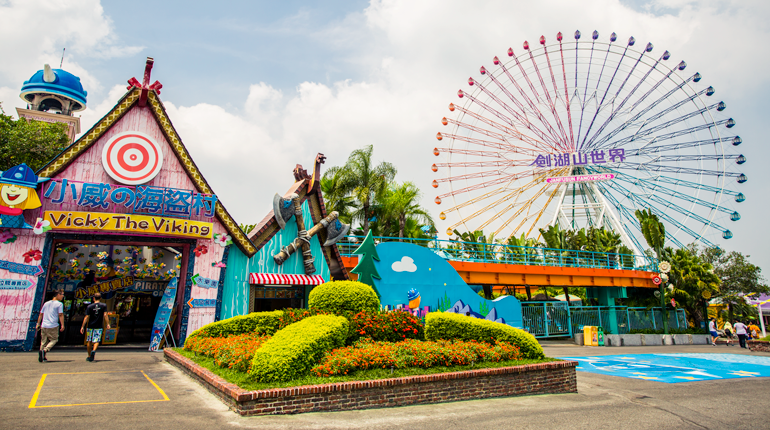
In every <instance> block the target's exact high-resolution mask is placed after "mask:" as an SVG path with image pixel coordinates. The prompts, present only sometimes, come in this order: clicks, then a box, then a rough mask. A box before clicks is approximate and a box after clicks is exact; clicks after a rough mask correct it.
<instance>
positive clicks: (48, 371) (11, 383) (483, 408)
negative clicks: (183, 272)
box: [0, 343, 770, 430]
mask: <svg viewBox="0 0 770 430" xmlns="http://www.w3.org/2000/svg"><path fill="white" fill-rule="evenodd" d="M545 349H546V353H547V354H548V355H549V356H553V357H560V356H564V357H566V356H601V355H611V354H649V353H693V354H696V353H715V352H718V353H727V352H729V353H736V354H747V355H758V356H761V355H764V356H769V355H767V354H761V353H751V352H748V351H746V350H741V349H739V348H736V347H733V348H727V347H718V348H715V347H711V346H673V347H624V348H587V347H577V346H571V345H568V344H559V343H547V344H545ZM49 359H50V361H49V362H48V363H42V364H41V363H38V362H37V354H36V353H3V354H0V366H2V369H3V371H2V372H0V387H3V388H2V389H1V390H0V416H2V417H3V422H2V424H1V425H0V427H2V428H9V429H32V428H57V429H69V428H72V429H75V428H83V427H90V428H110V429H141V428H151V427H152V428H157V427H160V428H169V429H175V428H185V429H211V428H229V427H240V428H264V429H268V428H269V429H321V428H335V429H353V428H356V429H359V428H372V429H374V428H377V429H381V428H386V429H387V428H415V427H416V428H421V429H427V430H430V429H441V430H446V429H454V428H458V429H460V428H462V429H490V428H522V429H529V428H532V429H535V428H537V429H542V428H591V429H601V428H612V429H616V428H633V429H635V430H638V429H647V428H650V429H652V428H655V429H660V428H677V429H683V428H684V429H687V428H715V429H716V428H730V429H743V428H747V429H748V428H766V427H767V425H766V423H765V421H766V413H765V411H767V410H768V408H769V407H770V396H768V395H767V393H769V392H770V378H763V377H762V378H741V379H730V380H714V381H699V382H683V383H677V384H665V383H662V382H656V381H648V380H639V379H629V378H621V377H616V376H608V375H602V374H594V373H585V372H579V373H578V394H565V395H546V396H532V397H513V398H498V399H487V400H473V401H464V402H454V403H444V404H435V405H420V406H409V407H400V408H390V409H370V410H363V411H343V412H334V413H314V414H300V415H289V416H266V417H248V418H243V417H241V416H239V415H237V414H235V413H233V412H231V411H229V410H228V409H227V408H226V407H225V406H224V405H223V404H222V403H221V402H220V401H219V400H218V399H217V398H216V397H214V396H213V395H211V394H210V393H209V392H207V391H206V390H204V389H203V388H202V387H200V386H199V385H197V384H196V383H194V382H192V381H191V380H190V379H189V378H187V377H186V376H184V375H183V374H182V373H181V372H179V371H178V370H176V369H175V368H173V367H172V366H170V365H169V364H167V363H165V362H164V360H163V355H162V354H161V353H150V352H145V351H139V350H116V349H112V350H110V349H107V348H103V349H100V351H99V353H98V354H97V361H96V362H95V363H89V362H86V361H85V353H84V352H82V351H72V350H61V351H56V350H54V351H53V352H51V353H50V354H49ZM737 370H740V369H737Z"/></svg>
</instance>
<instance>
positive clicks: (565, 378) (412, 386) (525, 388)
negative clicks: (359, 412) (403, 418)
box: [163, 349, 577, 415]
mask: <svg viewBox="0 0 770 430" xmlns="http://www.w3.org/2000/svg"><path fill="white" fill-rule="evenodd" d="M163 352H164V354H165V356H166V360H168V362H169V363H171V364H172V365H174V366H176V367H178V368H180V369H181V370H182V371H184V372H185V373H187V374H188V375H189V376H191V377H192V378H193V379H195V380H196V381H198V382H199V383H201V384H202V385H203V386H204V387H205V388H206V389H208V390H209V391H211V392H212V393H214V394H215V395H216V396H217V397H219V398H220V399H221V400H222V401H223V402H225V403H226V404H227V405H228V406H229V407H230V409H232V410H234V411H236V412H238V413H240V414H241V415H270V414H298V413H303V412H317V411H342V410H351V409H370V408H385V407H393V406H406V405H415V404H426V403H441V402H451V401H456V400H470V399H483V398H488V397H507V396H521V395H532V394H560V393H577V380H576V376H575V366H577V362H575V361H558V362H552V363H539V364H528V365H524V366H514V367H500V368H496V369H479V370H468V371H463V372H451V373H439V374H433V375H419V376H409V377H404V378H392V379H379V380H373V381H357V382H340V383H334V384H324V385H309V386H302V387H292V388H274V389H269V390H258V391H247V390H244V389H242V388H240V387H238V386H237V385H235V384H231V383H229V382H227V381H225V380H224V379H222V378H220V377H219V376H217V375H215V374H214V373H212V372H211V371H209V370H208V369H205V368H203V367H201V366H198V365H197V364H196V363H195V362H193V361H192V360H190V359H188V358H186V357H184V356H182V355H180V354H179V353H177V352H175V351H172V350H171V349H165V350H164V351H163Z"/></svg>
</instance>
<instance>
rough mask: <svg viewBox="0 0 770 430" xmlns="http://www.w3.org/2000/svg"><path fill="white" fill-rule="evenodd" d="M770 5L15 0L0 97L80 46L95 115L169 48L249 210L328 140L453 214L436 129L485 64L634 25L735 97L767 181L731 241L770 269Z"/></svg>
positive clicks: (247, 214)
mask: <svg viewBox="0 0 770 430" xmlns="http://www.w3.org/2000/svg"><path fill="white" fill-rule="evenodd" d="M768 18H770V4H769V3H768V2H766V1H761V0H750V1H738V0H735V1H728V0H701V1H694V0H622V1H621V0H592V1H588V0H586V1H581V2H572V1H561V0H544V1H540V2H524V1H510V0H488V1H479V2H470V3H469V2H467V1H465V2H464V1H460V0H421V1H406V0H373V1H372V2H366V1H326V2H309V1H284V2H263V1H259V2H253V1H242V2H231V1H221V2H195V1H186V2H150V1H134V2H130V3H125V2H118V1H107V0H105V1H99V0H78V1H75V0H72V1H66V0H39V1H21V0H0V39H1V40H3V41H4V42H3V43H2V44H1V45H0V56H2V58H3V59H4V61H3V62H0V101H1V102H3V106H4V108H5V111H6V112H12V111H13V107H16V106H23V103H22V102H21V100H20V99H19V98H18V93H19V89H20V87H21V84H22V82H23V81H24V80H25V79H27V78H28V77H29V76H31V75H32V74H33V73H34V72H35V71H36V70H39V69H40V68H42V65H43V63H46V62H48V63H51V64H52V65H56V66H58V63H59V61H60V57H61V48H63V47H66V48H67V54H66V56H65V59H64V68H65V69H66V70H68V71H70V72H72V73H75V74H76V75H78V76H80V77H81V78H82V81H83V84H84V86H85V87H86V89H87V90H88V91H89V98H88V105H89V109H88V110H87V111H85V112H84V113H83V116H82V122H83V128H84V129H87V128H88V127H90V126H91V125H92V124H93V123H94V122H95V121H97V120H98V119H99V118H100V117H101V116H102V115H104V114H105V113H106V112H107V111H108V110H109V109H110V108H112V106H113V105H114V104H115V102H116V101H117V100H118V99H119V98H120V96H122V94H123V93H124V92H125V85H126V84H125V82H126V80H127V79H128V78H130V77H132V76H136V77H138V78H141V74H142V71H143V67H144V59H145V58H146V57H147V56H152V57H154V58H155V68H154V69H153V79H157V80H159V81H160V82H161V83H163V90H162V94H161V99H162V100H163V101H164V103H165V105H166V107H167V110H168V112H169V115H171V119H172V121H173V122H174V125H175V127H176V128H177V130H178V131H179V133H180V135H181V136H182V139H183V140H184V142H185V144H186V145H187V146H188V148H189V150H190V151H191V153H192V155H193V157H194V158H195V160H196V162H197V164H198V165H199V166H200V168H201V169H202V171H203V173H204V175H206V177H207V179H208V181H209V182H210V183H211V185H212V187H213V188H214V190H215V191H216V192H217V194H218V195H219V196H220V198H221V199H222V201H223V202H224V203H225V205H226V206H227V207H228V209H229V210H230V211H231V212H232V213H233V215H234V216H235V218H236V219H237V220H238V221H239V222H244V223H247V222H257V221H259V220H260V219H262V218H263V217H264V215H265V213H266V212H267V211H268V210H269V208H270V200H271V196H272V195H273V194H274V193H276V192H280V193H283V192H284V191H285V189H287V188H288V186H289V185H290V182H291V181H292V180H293V178H292V176H291V170H292V168H293V167H294V165H295V164H297V163H300V164H303V165H305V166H306V167H307V166H310V165H311V163H312V161H313V159H314V157H315V154H316V153H317V152H323V153H325V154H326V155H327V157H328V160H327V167H329V166H333V165H339V164H342V163H343V162H344V160H345V158H346V157H347V155H348V154H349V153H350V151H352V150H353V149H356V148H360V147H362V146H364V145H366V144H374V145H375V158H377V159H378V160H383V159H384V160H388V161H391V162H393V163H394V164H395V165H396V167H397V168H398V170H399V174H398V176H397V179H398V180H401V181H404V180H410V181H414V182H415V183H416V184H417V185H418V186H420V187H421V188H422V190H423V191H424V205H425V206H426V207H427V208H428V209H430V210H431V211H433V212H434V217H435V218H437V215H438V212H439V211H438V208H437V207H436V206H435V205H434V204H433V203H431V201H432V200H433V197H434V195H435V193H434V190H433V189H432V188H430V185H429V184H430V182H431V180H432V179H433V175H432V173H431V172H430V169H429V166H430V164H431V163H433V162H435V161H436V159H435V157H433V156H432V155H431V154H430V150H431V149H432V148H433V147H434V146H435V139H434V138H433V136H434V135H435V133H436V131H439V130H440V123H439V120H440V119H441V117H442V116H444V115H447V113H448V112H447V110H446V106H447V104H448V103H449V102H452V101H455V100H456V95H455V93H456V91H457V89H458V88H463V87H464V85H465V86H467V84H465V81H466V80H467V79H468V76H471V75H477V71H478V68H479V66H480V65H482V64H486V65H489V63H490V59H491V57H492V56H494V55H501V56H502V55H504V53H505V50H506V49H507V48H508V47H509V46H514V47H516V46H521V43H522V41H523V40H530V42H532V41H535V40H536V39H537V38H538V37H539V36H540V35H541V34H544V35H546V37H550V38H553V36H554V35H555V34H556V32H558V31H562V32H565V33H571V32H573V31H574V30H575V29H580V30H581V31H583V32H584V34H587V33H588V32H590V31H592V30H594V29H597V30H599V32H600V33H602V34H608V33H610V32H612V31H616V32H617V33H618V35H619V36H620V37H623V38H626V37H628V36H630V35H633V36H635V37H636V38H637V40H639V41H644V42H646V41H650V42H652V43H653V44H654V45H655V46H656V50H657V49H661V50H662V49H668V50H670V51H671V52H672V56H673V57H674V58H675V59H677V60H676V61H678V60H679V59H684V60H686V61H687V63H688V65H689V66H688V67H689V68H690V69H693V70H697V71H699V72H700V73H701V74H702V75H703V76H704V82H708V83H709V84H710V85H713V86H714V87H715V88H716V89H717V94H718V96H719V98H720V100H724V101H725V102H726V103H727V106H728V111H729V114H730V116H732V117H733V118H735V119H736V121H737V122H738V126H737V127H736V129H734V130H737V131H738V133H739V134H740V135H741V137H742V138H743V139H744V145H743V146H741V151H742V152H743V154H745V155H746V156H747V157H748V159H749V162H747V163H746V164H745V165H744V167H745V169H744V172H745V173H746V174H747V175H748V176H749V182H747V183H746V184H743V185H742V186H741V191H742V192H744V193H745V194H746V196H747V201H746V202H745V203H743V204H741V206H740V207H739V210H740V212H741V214H742V216H743V218H742V220H741V221H739V222H737V223H734V224H730V227H731V230H732V231H733V233H734V234H735V237H734V238H733V239H732V240H730V241H722V242H721V243H720V245H721V246H723V247H724V248H726V249H737V250H741V251H743V252H745V253H749V254H752V261H754V262H755V263H757V264H759V265H761V266H763V267H766V268H768V269H770V264H769V263H770V251H768V250H767V249H766V248H767V247H766V246H765V244H766V243H767V241H768V239H769V237H768V233H767V231H766V230H767V229H766V228H764V227H762V226H763V225H765V224H766V222H765V218H766V215H764V214H766V213H768V210H769V209H770V203H768V202H767V199H765V198H764V195H765V190H764V188H765V185H764V184H765V183H767V182H768V179H770V178H769V177H768V176H769V174H768V169H767V168H766V167H765V166H764V159H765V158H766V155H767V149H766V147H765V144H764V142H765V141H766V138H765V135H766V132H765V127H764V124H765V122H766V119H765V117H766V109H767V108H766V104H767V102H766V100H767V98H768V96H769V95H770V90H769V89H768V88H770V87H769V86H768V80H769V79H768V74H767V72H766V71H767V69H768V66H770V59H768V58H767V56H766V55H764V52H765V51H766V48H764V44H765V43H766V41H767V40H768V39H769V38H768V36H770V34H768V33H770V28H768V26H767V24H766V23H767V20H768ZM30 23H35V25H37V26H38V27H39V28H38V29H35V28H34V27H33V28H31V27H30ZM234 172H237V174H234ZM439 231H443V228H442V227H441V226H440V227H439Z"/></svg>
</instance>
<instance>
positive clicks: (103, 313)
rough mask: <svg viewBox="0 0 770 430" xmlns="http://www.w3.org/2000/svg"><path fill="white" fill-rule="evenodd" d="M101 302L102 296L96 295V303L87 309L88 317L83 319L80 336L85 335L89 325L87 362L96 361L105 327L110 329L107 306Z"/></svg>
mask: <svg viewBox="0 0 770 430" xmlns="http://www.w3.org/2000/svg"><path fill="white" fill-rule="evenodd" d="M101 300H102V295H101V294H99V293H96V294H94V302H93V303H91V304H90V305H88V307H87V308H86V317H85V318H84V319H83V325H82V326H81V327H80V334H83V332H84V331H85V329H86V325H88V331H87V332H86V333H87V334H86V342H87V349H88V357H87V358H86V361H94V357H95V356H96V348H97V347H99V342H101V341H102V332H103V331H104V327H105V326H106V327H107V330H109V329H110V320H109V318H108V317H107V305H105V304H104V303H102V302H101Z"/></svg>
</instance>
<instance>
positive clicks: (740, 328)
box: [733, 321, 746, 348]
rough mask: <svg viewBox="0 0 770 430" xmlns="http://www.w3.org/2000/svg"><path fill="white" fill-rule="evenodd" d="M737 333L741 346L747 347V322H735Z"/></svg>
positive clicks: (734, 326)
mask: <svg viewBox="0 0 770 430" xmlns="http://www.w3.org/2000/svg"><path fill="white" fill-rule="evenodd" d="M733 328H734V329H735V334H737V335H738V341H739V342H740V343H741V348H746V324H744V323H742V322H740V321H736V322H735V324H733Z"/></svg>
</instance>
